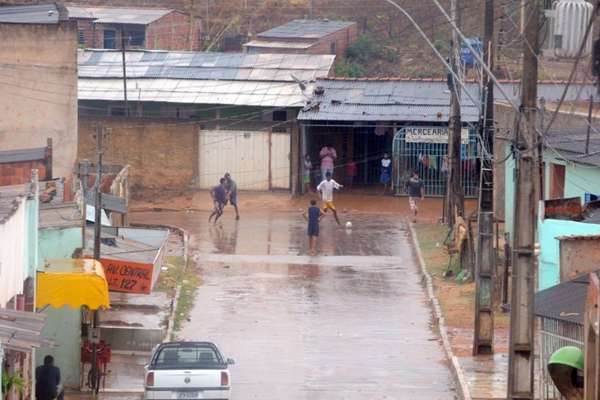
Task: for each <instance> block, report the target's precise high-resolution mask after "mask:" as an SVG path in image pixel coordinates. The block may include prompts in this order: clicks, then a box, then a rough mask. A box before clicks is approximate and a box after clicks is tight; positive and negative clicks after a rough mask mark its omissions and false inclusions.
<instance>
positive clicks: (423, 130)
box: [404, 126, 469, 144]
mask: <svg viewBox="0 0 600 400" xmlns="http://www.w3.org/2000/svg"><path fill="white" fill-rule="evenodd" d="M460 136H461V139H460V141H461V143H462V144H468V143H469V129H467V128H462V130H461V135H460ZM404 140H405V141H406V142H407V143H448V127H446V126H411V127H408V128H404Z"/></svg>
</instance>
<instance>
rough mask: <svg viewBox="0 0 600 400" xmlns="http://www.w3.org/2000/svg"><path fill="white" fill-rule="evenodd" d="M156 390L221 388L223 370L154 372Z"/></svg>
mask: <svg viewBox="0 0 600 400" xmlns="http://www.w3.org/2000/svg"><path fill="white" fill-rule="evenodd" d="M154 372H155V373H154V387H155V388H190V389H191V388H211V387H219V386H221V370H218V369H211V370H197V369H196V370H160V371H154Z"/></svg>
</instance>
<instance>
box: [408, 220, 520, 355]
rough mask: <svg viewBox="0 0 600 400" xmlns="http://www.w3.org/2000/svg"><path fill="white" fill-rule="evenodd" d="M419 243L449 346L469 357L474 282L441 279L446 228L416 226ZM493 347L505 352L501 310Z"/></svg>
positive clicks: (506, 318)
mask: <svg viewBox="0 0 600 400" xmlns="http://www.w3.org/2000/svg"><path fill="white" fill-rule="evenodd" d="M415 229H416V231H417V236H418V239H419V244H420V245H421V251H422V254H423V258H424V259H425V263H426V264H427V269H428V270H429V272H430V274H431V275H432V278H433V283H434V288H435V291H436V295H437V297H438V299H439V302H440V305H441V307H442V311H443V313H444V317H445V319H446V326H447V327H448V333H449V334H450V336H451V342H452V347H453V349H454V351H455V353H456V355H457V356H459V357H460V356H469V355H471V352H472V344H473V320H474V313H475V284H474V283H473V282H469V283H459V282H457V281H456V279H454V278H444V276H443V274H444V271H445V270H446V268H447V266H448V255H447V253H446V251H445V250H444V245H443V242H444V239H445V238H446V235H447V233H448V228H447V227H445V226H443V225H439V224H431V223H419V224H417V225H416V226H415ZM494 317H495V321H494V323H495V331H494V333H495V335H494V350H495V352H497V353H503V352H507V351H508V323H509V314H508V313H503V312H501V311H500V310H498V312H496V313H495V315H494Z"/></svg>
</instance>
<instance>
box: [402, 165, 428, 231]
mask: <svg viewBox="0 0 600 400" xmlns="http://www.w3.org/2000/svg"><path fill="white" fill-rule="evenodd" d="M423 186H424V185H423V181H422V180H421V178H419V173H418V172H417V171H413V173H412V176H411V177H410V179H409V180H408V182H406V188H407V189H408V205H409V206H410V211H411V212H412V213H413V222H417V213H418V212H419V201H421V200H423V197H424V193H423Z"/></svg>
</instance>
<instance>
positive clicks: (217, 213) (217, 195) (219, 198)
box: [208, 178, 227, 225]
mask: <svg viewBox="0 0 600 400" xmlns="http://www.w3.org/2000/svg"><path fill="white" fill-rule="evenodd" d="M210 196H211V197H212V200H213V212H212V214H210V216H209V217H208V222H211V220H212V219H213V217H214V218H215V222H214V223H215V225H216V224H217V220H218V219H219V218H220V217H221V215H223V208H224V207H225V202H226V201H227V192H226V191H225V178H221V179H220V180H219V184H218V185H217V186H215V187H214V188H212V190H211V191H210Z"/></svg>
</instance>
